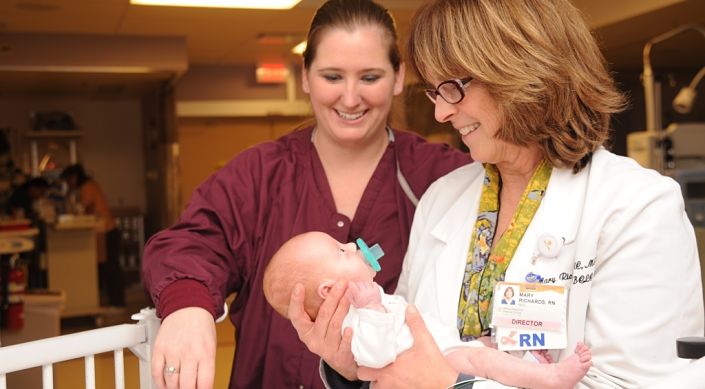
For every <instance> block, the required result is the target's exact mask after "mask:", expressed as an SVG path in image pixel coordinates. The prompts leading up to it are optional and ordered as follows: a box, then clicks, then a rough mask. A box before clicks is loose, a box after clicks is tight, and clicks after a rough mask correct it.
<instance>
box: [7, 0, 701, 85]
mask: <svg viewBox="0 0 705 389" xmlns="http://www.w3.org/2000/svg"><path fill="white" fill-rule="evenodd" d="M573 1H574V3H575V4H576V6H578V8H580V9H581V10H582V11H583V13H584V14H585V15H586V18H587V20H588V22H589V24H590V26H591V28H593V30H594V31H595V33H596V34H597V36H598V37H599V39H600V41H601V43H602V46H603V47H604V49H605V52H606V54H607V57H608V61H609V62H610V63H611V66H612V67H613V68H615V69H634V70H638V69H640V68H641V64H642V60H641V50H642V47H643V45H644V43H645V42H646V41H647V40H648V39H649V38H651V37H653V36H655V35H657V34H659V33H662V32H664V31H667V30H668V29H670V28H673V27H675V26H677V25H680V24H684V23H699V24H701V25H705V0H616V1H615V0H573ZM322 2H323V1H321V0H303V1H302V2H301V3H300V4H299V5H297V6H296V7H294V8H293V9H291V10H285V11H269V10H233V9H209V8H181V7H151V6H135V5H130V4H129V1H128V0H0V63H1V59H2V51H3V50H4V48H3V43H2V36H3V33H4V32H5V33H13V34H25V33H32V34H89V35H106V36H170V37H185V39H186V45H187V51H188V61H189V65H190V66H199V65H253V64H255V63H257V62H258V61H262V60H263V59H264V60H266V59H267V58H272V57H280V58H285V59H286V58H290V56H291V54H290V53H289V50H290V48H291V47H292V46H294V45H295V44H296V43H298V41H300V40H301V39H303V37H304V36H305V33H306V30H307V27H308V24H309V23H310V19H311V16H312V14H313V12H314V11H315V9H316V7H318V6H319V5H320V4H321V3H322ZM423 2H424V1H422V0H380V3H382V4H383V5H385V6H386V7H388V8H389V9H390V10H391V12H392V13H393V15H394V16H395V18H396V20H397V23H398V27H399V31H400V35H402V36H404V35H405V34H406V31H407V29H408V23H409V20H410V19H411V16H412V14H413V12H414V10H415V9H416V8H417V7H418V6H419V5H420V4H422V3H423ZM262 37H269V38H271V39H268V40H266V41H269V42H270V43H269V44H263V40H262V39H261V38H262ZM272 42H273V43H272ZM6 49H8V50H9V49H11V48H6ZM657 50H658V51H657ZM654 55H655V57H658V58H655V59H654V64H655V65H656V66H664V67H675V68H677V67H687V68H693V67H696V66H702V65H703V64H705V37H699V36H698V35H697V34H684V35H683V37H679V38H678V39H673V40H672V41H669V42H666V43H664V44H663V45H662V46H659V47H658V49H656V48H655V49H654ZM2 73H5V74H4V75H3V74H2ZM29 78H31V77H29ZM11 80H12V81H13V82H15V83H16V82H19V81H18V80H17V78H15V77H12V76H10V77H8V75H7V72H2V71H0V85H3V84H4V85H5V86H7V85H8V84H9V83H10V82H11Z"/></svg>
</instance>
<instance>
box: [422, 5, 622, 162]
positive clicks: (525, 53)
mask: <svg viewBox="0 0 705 389" xmlns="http://www.w3.org/2000/svg"><path fill="white" fill-rule="evenodd" d="M408 56H409V62H410V63H411V67H412V68H413V69H414V70H415V71H416V72H417V73H418V74H419V75H420V76H421V77H422V78H424V79H426V80H445V79H451V78H464V77H468V76H472V77H473V78H474V79H475V80H476V82H481V83H482V84H483V85H485V86H486V87H487V88H488V90H489V92H490V94H491V95H492V96H493V97H494V99H495V100H496V102H497V105H498V107H499V110H500V115H501V118H502V126H501V128H500V130H499V131H498V133H497V138H498V139H501V140H504V141H507V142H511V143H514V144H518V145H529V144H535V145H538V146H539V148H540V149H541V150H542V153H543V155H544V157H545V158H546V159H547V160H548V161H549V162H550V163H551V164H552V165H553V166H559V167H569V168H572V169H573V170H574V171H575V172H577V171H579V170H581V169H582V168H583V167H585V165H586V164H587V163H588V162H589V160H590V157H591V155H592V153H593V152H594V151H595V150H597V149H598V148H599V147H600V146H602V145H603V144H604V143H605V142H606V141H607V139H608V138H609V122H610V118H611V115H612V114H614V113H616V112H619V111H621V110H622V109H623V107H624V104H625V100H624V97H623V95H622V94H621V93H620V92H619V91H618V90H617V88H616V87H615V84H614V80H613V79H612V77H611V75H610V74H609V72H608V70H607V65H606V62H605V59H604V57H603V55H602V53H601V52H600V49H599V47H598V45H597V42H596V41H595V39H594V37H593V36H592V35H591V33H590V31H589V29H588V27H587V25H586V24H585V21H584V20H583V18H582V16H581V15H580V12H579V11H578V10H577V9H576V8H575V7H574V6H573V5H572V4H571V3H570V2H569V1H568V0H436V1H433V2H431V3H429V4H427V5H425V6H422V8H420V9H419V10H418V12H417V13H416V15H415V16H414V19H413V21H412V24H411V28H410V34H409V41H408Z"/></svg>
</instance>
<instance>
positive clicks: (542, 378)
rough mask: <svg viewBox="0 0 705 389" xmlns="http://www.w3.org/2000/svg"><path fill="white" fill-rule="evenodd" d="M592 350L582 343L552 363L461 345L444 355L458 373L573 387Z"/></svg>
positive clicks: (544, 387) (543, 388)
mask: <svg viewBox="0 0 705 389" xmlns="http://www.w3.org/2000/svg"><path fill="white" fill-rule="evenodd" d="M591 359H592V353H591V352H590V349H589V348H588V347H587V346H586V345H585V344H583V343H578V345H577V346H576V347H575V354H573V355H571V356H570V358H568V359H566V360H564V361H561V362H558V363H555V364H537V363H533V362H529V361H524V360H521V359H519V358H516V357H513V356H511V355H509V354H507V353H504V352H501V351H498V350H495V349H491V348H483V347H480V348H464V349H459V350H456V351H453V352H451V353H449V354H448V355H446V360H448V362H449V364H450V365H451V366H452V367H453V368H454V369H456V370H457V371H459V372H463V373H465V374H472V375H475V376H479V377H484V378H490V379H492V380H495V381H497V382H499V383H502V384H504V385H509V386H517V387H523V388H533V389H563V388H572V387H574V386H575V385H576V384H577V383H578V382H579V381H580V379H581V378H582V377H583V376H584V375H585V373H587V371H588V369H589V368H590V364H591V362H590V361H591Z"/></svg>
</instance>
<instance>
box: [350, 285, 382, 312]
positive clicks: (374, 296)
mask: <svg viewBox="0 0 705 389" xmlns="http://www.w3.org/2000/svg"><path fill="white" fill-rule="evenodd" d="M345 295H346V296H348V300H350V304H352V306H353V307H355V308H358V309H360V308H364V309H372V310H375V311H377V312H386V311H387V310H386V309H384V305H382V293H381V291H380V289H379V287H378V286H377V284H375V283H374V282H351V283H349V284H348V290H347V292H346V293H345Z"/></svg>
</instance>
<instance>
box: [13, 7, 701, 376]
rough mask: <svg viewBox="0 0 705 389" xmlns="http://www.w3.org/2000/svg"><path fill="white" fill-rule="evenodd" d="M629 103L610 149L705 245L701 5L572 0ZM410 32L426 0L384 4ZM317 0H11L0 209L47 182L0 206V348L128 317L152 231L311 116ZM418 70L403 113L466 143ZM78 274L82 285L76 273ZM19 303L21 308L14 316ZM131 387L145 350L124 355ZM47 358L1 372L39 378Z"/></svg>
mask: <svg viewBox="0 0 705 389" xmlns="http://www.w3.org/2000/svg"><path fill="white" fill-rule="evenodd" d="M572 1H573V3H574V4H575V5H576V6H577V7H578V8H579V9H580V10H581V11H582V12H583V13H584V15H585V17H586V19H587V21H588V23H589V25H590V27H591V29H592V30H593V32H594V34H595V35H596V37H597V38H598V41H599V42H600V45H601V47H602V49H603V50H604V54H605V56H606V58H607V61H608V62H609V67H610V69H611V71H612V72H613V74H614V76H615V78H616V80H617V82H618V86H619V88H620V89H621V90H622V91H624V92H625V94H626V95H627V96H628V99H629V106H628V108H627V110H626V111H624V112H623V113H621V114H619V115H617V116H616V117H615V118H614V120H613V123H612V125H613V128H614V135H613V137H612V139H611V140H610V147H611V149H612V150H613V151H615V152H616V153H617V154H621V155H628V156H630V157H632V158H634V159H635V160H637V161H638V162H639V163H640V164H642V165H644V166H646V167H649V168H653V169H656V170H658V171H660V172H662V173H663V174H666V175H669V176H671V177H673V178H674V179H675V180H676V181H677V182H678V183H679V184H680V185H681V189H682V192H683V195H684V199H685V205H686V211H687V214H688V216H689V218H690V220H691V222H692V224H693V226H694V227H695V230H696V235H697V239H698V247H699V252H700V258H701V262H702V261H703V258H704V257H705V81H703V80H702V79H703V78H705V1H703V0H649V1H645V0H620V1H613V0H572ZM379 2H380V3H381V4H383V5H385V6H386V7H388V8H389V9H390V10H391V12H392V14H393V15H394V16H395V18H396V22H397V24H398V29H399V32H400V41H401V42H403V41H404V39H405V37H406V32H407V29H408V25H409V21H410V18H411V15H412V14H413V12H414V10H415V9H416V8H417V7H419V5H420V4H422V3H423V0H380V1H379ZM321 3H322V1H317V0H302V1H300V2H298V4H296V5H295V6H294V7H293V8H291V9H287V10H258V9H219V8H203V7H160V6H145V5H137V4H131V3H130V0H100V1H98V0H3V1H0V206H1V207H2V208H1V209H3V210H4V209H5V206H6V204H7V201H8V200H9V199H10V197H11V196H12V194H13V192H14V191H15V190H17V189H18V188H19V187H20V186H21V184H22V182H25V181H27V180H29V179H31V178H34V177H42V178H44V179H45V180H46V181H47V182H48V183H49V190H48V194H47V195H46V196H45V197H44V198H42V200H41V205H40V207H41V215H42V217H43V218H44V221H45V222H46V223H45V226H46V227H45V228H42V229H40V228H37V226H36V225H34V223H33V222H32V221H31V220H28V219H27V218H24V217H22V216H23V215H19V216H18V215H10V214H6V215H4V216H2V217H0V258H2V260H1V261H0V264H1V265H2V266H1V268H2V273H0V285H2V288H1V289H0V291H1V292H0V293H1V295H0V297H1V298H2V299H1V301H2V314H3V316H2V317H3V320H2V324H3V326H2V329H1V330H0V345H2V346H9V345H13V344H18V343H22V342H27V341H32V340H37V339H43V338H47V337H51V336H57V335H66V334H72V333H78V332H80V331H86V330H92V329H95V328H108V327H112V326H115V325H119V324H122V323H134V322H135V320H133V319H132V318H131V316H132V315H133V314H135V313H138V312H140V309H142V308H145V307H148V306H149V305H150V302H149V301H148V299H147V298H146V297H145V294H144V292H143V290H142V287H141V276H140V270H139V269H140V263H141V255H142V249H143V245H144V242H145V241H146V240H147V239H148V238H149V237H150V236H151V235H152V234H154V233H155V232H156V231H158V230H159V229H161V228H164V227H166V226H168V225H169V224H170V223H172V222H173V221H174V220H175V219H176V218H177V217H178V215H179V213H180V211H181V210H182V209H183V207H184V205H185V204H186V203H187V202H188V200H189V198H190V196H191V191H192V190H193V189H194V188H195V187H196V186H197V185H198V184H199V183H200V182H202V181H203V180H204V179H205V178H206V177H207V176H208V175H209V174H211V173H212V172H214V171H215V170H217V169H218V168H219V167H221V166H223V164H224V163H225V162H226V161H227V160H229V159H230V158H231V157H232V156H234V155H236V154H237V153H238V152H240V151H242V150H243V149H245V148H247V147H249V146H251V145H253V144H257V143H259V142H262V141H266V140H271V139H276V138H277V137H279V136H281V135H284V134H286V133H287V132H289V131H290V130H291V129H292V128H294V127H295V126H297V125H298V124H300V123H302V122H304V121H305V120H306V119H308V118H309V117H310V114H311V111H310V107H309V104H308V102H307V100H306V96H305V94H304V93H303V91H302V90H301V87H300V77H299V72H300V70H301V58H300V54H299V53H297V52H296V50H295V48H296V46H298V45H299V44H300V43H301V42H302V41H303V40H304V38H305V33H306V30H307V28H308V24H309V22H310V18H311V16H312V14H313V12H314V11H315V9H316V7H318V6H319V5H320V4H321ZM424 87H425V85H422V84H421V83H420V82H419V81H418V80H417V79H415V78H414V76H413V75H408V76H407V79H406V88H405V92H404V93H403V94H402V95H401V96H399V97H398V98H397V100H396V101H395V102H394V108H393V112H392V117H391V123H392V125H393V126H395V127H397V128H403V129H409V130H412V131H416V132H418V133H419V134H420V135H422V136H424V137H426V138H428V139H430V140H432V141H435V142H446V143H449V144H451V145H453V146H455V147H461V143H460V142H459V139H458V138H457V133H456V132H455V131H452V129H451V128H449V127H448V126H446V125H440V124H438V123H436V122H435V121H434V120H433V114H432V109H433V106H432V105H431V104H429V103H428V101H427V99H426V97H425V96H424V95H423V88H424ZM74 163H81V164H82V165H83V166H84V167H85V168H86V170H87V171H88V173H89V174H90V175H91V176H92V177H94V178H95V180H96V181H97V182H98V183H99V184H100V185H101V187H102V189H103V191H104V192H105V195H106V198H107V201H108V204H109V206H110V208H111V210H112V212H113V214H114V215H115V218H116V222H117V224H118V228H119V230H120V233H121V238H122V241H121V252H120V263H121V267H122V270H123V272H124V274H125V276H126V280H127V301H126V306H124V307H113V306H110V305H109V304H108V303H107V301H106V299H107V298H106V296H105V293H104V292H101V290H100V289H99V288H98V286H97V274H96V273H97V272H96V267H95V263H96V262H97V261H98V258H100V257H101V256H102V255H104V252H102V251H101V247H102V244H101V242H100V240H99V239H98V238H97V235H96V233H95V219H94V218H93V217H92V215H86V214H85V213H83V212H82V210H81V209H78V207H76V206H75V203H72V199H71V198H70V196H68V195H67V194H66V188H65V186H64V185H63V184H62V182H61V178H60V173H61V171H62V170H63V169H64V168H65V167H66V166H68V165H71V164H74ZM77 280H80V282H77ZM18 309H21V310H22V312H21V313H22V314H23V318H21V317H19V316H18V315H19V314H18ZM217 329H218V354H217V371H216V387H225V386H226V383H227V380H228V378H229V373H230V371H229V370H230V366H231V361H232V350H233V348H234V347H236V344H235V341H234V335H233V332H234V331H233V328H232V325H231V324H230V323H229V322H228V321H227V320H225V321H224V322H221V323H219V324H218V325H217ZM115 366H116V365H115V364H114V363H113V355H112V353H106V354H98V355H96V356H95V369H94V372H93V374H94V375H95V379H96V381H97V382H98V387H101V388H111V387H115V382H114V371H115V368H116V367H115ZM124 369H125V377H124V379H125V387H128V388H134V387H138V383H137V382H138V380H139V372H138V370H139V363H138V358H137V357H135V356H134V355H132V353H130V352H126V353H125V362H124ZM42 374H43V372H42V370H41V368H39V367H37V368H33V369H29V370H24V371H21V372H17V373H11V374H9V375H8V376H7V383H8V387H9V388H33V387H41V377H42ZM85 375H86V374H85V372H84V360H83V359H73V360H69V361H65V362H60V363H56V364H54V366H53V378H52V379H53V382H54V387H55V388H60V389H61V388H75V387H83V386H82V385H83V382H84V376H85Z"/></svg>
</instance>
